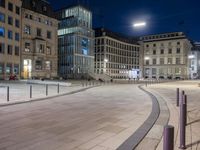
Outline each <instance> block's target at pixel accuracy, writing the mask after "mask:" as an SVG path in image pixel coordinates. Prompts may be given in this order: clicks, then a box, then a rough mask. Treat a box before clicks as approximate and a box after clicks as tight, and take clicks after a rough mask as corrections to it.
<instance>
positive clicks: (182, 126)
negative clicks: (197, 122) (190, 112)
mask: <svg viewBox="0 0 200 150" xmlns="http://www.w3.org/2000/svg"><path fill="white" fill-rule="evenodd" d="M183 93H184V92H182V94H183ZM184 101H185V96H184V95H181V102H180V146H179V148H180V149H186V146H185V129H186V124H185V123H186V122H185V121H186V119H185V118H186V116H185V114H186V113H185V111H186V110H185V109H186V107H185V102H184Z"/></svg>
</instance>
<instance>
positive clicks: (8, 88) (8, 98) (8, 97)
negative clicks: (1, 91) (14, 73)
mask: <svg viewBox="0 0 200 150" xmlns="http://www.w3.org/2000/svg"><path fill="white" fill-rule="evenodd" d="M9 100H10V87H9V86H8V87H7V102H9Z"/></svg>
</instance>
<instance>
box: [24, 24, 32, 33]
mask: <svg viewBox="0 0 200 150" xmlns="http://www.w3.org/2000/svg"><path fill="white" fill-rule="evenodd" d="M24 33H26V34H31V27H30V26H29V25H25V26H24Z"/></svg>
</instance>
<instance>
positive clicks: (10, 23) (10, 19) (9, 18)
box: [8, 16, 13, 25]
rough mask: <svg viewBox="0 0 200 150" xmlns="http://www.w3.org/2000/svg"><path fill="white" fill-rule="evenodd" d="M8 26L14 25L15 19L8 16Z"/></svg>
mask: <svg viewBox="0 0 200 150" xmlns="http://www.w3.org/2000/svg"><path fill="white" fill-rule="evenodd" d="M8 24H9V25H13V18H12V17H10V16H8Z"/></svg>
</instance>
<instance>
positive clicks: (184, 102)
mask: <svg viewBox="0 0 200 150" xmlns="http://www.w3.org/2000/svg"><path fill="white" fill-rule="evenodd" d="M183 104H185V114H184V116H185V125H187V95H185V97H184V101H183Z"/></svg>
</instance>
